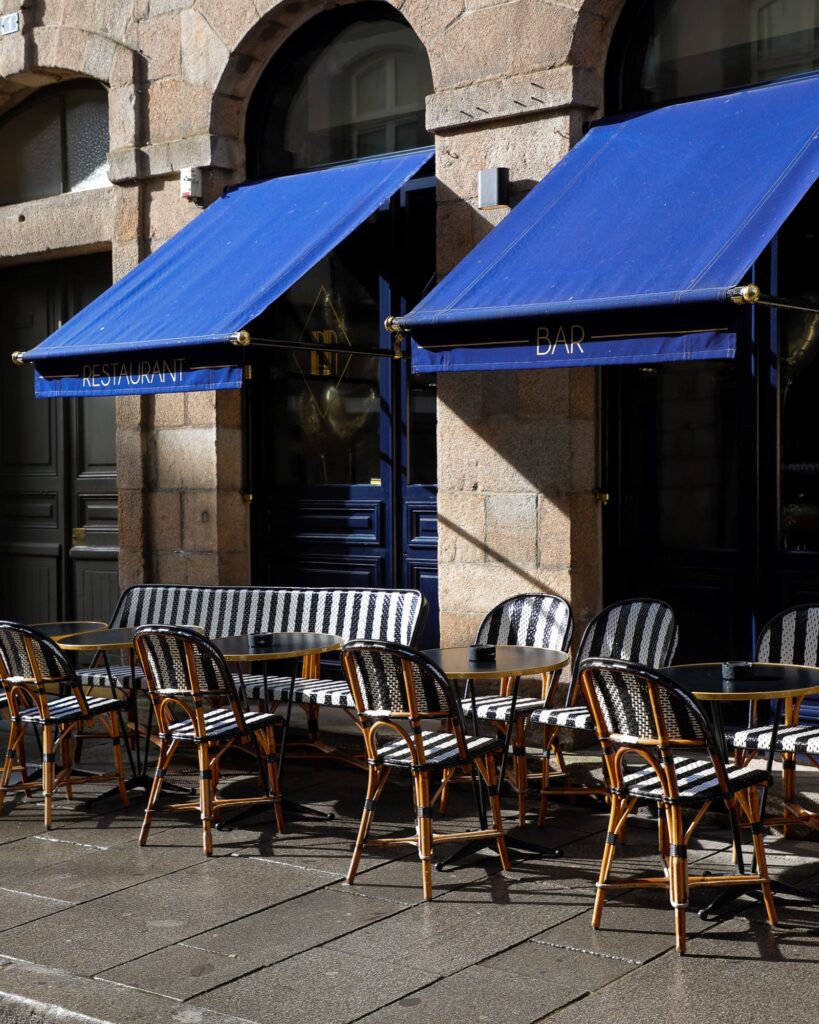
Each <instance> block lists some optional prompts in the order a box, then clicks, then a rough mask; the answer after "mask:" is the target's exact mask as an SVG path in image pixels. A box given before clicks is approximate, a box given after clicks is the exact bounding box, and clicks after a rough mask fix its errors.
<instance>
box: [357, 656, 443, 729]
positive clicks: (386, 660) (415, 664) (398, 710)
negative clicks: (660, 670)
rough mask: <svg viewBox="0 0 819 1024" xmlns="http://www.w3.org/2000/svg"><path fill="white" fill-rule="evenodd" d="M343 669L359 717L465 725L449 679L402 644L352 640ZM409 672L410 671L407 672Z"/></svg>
mask: <svg viewBox="0 0 819 1024" xmlns="http://www.w3.org/2000/svg"><path fill="white" fill-rule="evenodd" d="M341 661H342V665H343V666H344V671H345V674H346V675H347V681H348V683H349V684H350V689H351V690H352V691H353V696H354V698H355V701H356V705H357V708H358V711H359V713H366V712H379V713H382V714H385V715H387V714H391V715H411V714H413V713H414V712H417V713H418V714H419V715H422V716H424V717H437V718H452V719H454V720H456V721H458V722H459V723H460V724H461V725H463V719H462V714H461V706H460V704H459V702H458V700H457V699H456V697H455V693H454V691H453V689H452V684H451V683H450V681H449V679H447V677H446V676H445V675H444V674H443V672H441V670H440V669H439V668H438V667H437V666H436V665H434V664H433V663H432V662H431V661H429V659H428V658H427V657H426V656H425V655H423V654H422V653H421V652H420V651H415V650H413V649H412V648H410V647H404V646H402V645H400V644H389V643H385V642H379V641H375V640H353V641H352V642H351V643H348V644H345V645H344V648H343V651H342V659H341ZM406 669H409V671H406Z"/></svg>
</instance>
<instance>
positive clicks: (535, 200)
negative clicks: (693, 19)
mask: <svg viewBox="0 0 819 1024" xmlns="http://www.w3.org/2000/svg"><path fill="white" fill-rule="evenodd" d="M817 125H819V75H815V74H812V75H806V76H802V77H798V78H792V79H789V80H786V81H781V82H778V83H774V84H772V85H765V86H758V87H755V88H751V89H746V90H744V91H741V92H735V93H732V94H729V95H723V96H716V97H713V98H710V99H704V100H698V101H694V102H690V103H679V104H677V105H675V106H669V107H664V108H661V109H658V110H653V111H650V112H648V113H643V114H638V115H635V116H631V117H626V118H621V119H618V120H616V121H610V122H606V123H602V124H600V125H599V126H597V127H594V128H592V129H591V130H590V131H589V132H588V134H587V135H586V136H585V137H584V138H583V139H582V141H581V142H579V143H578V144H577V145H576V146H575V147H574V148H573V149H572V150H571V151H570V152H569V154H568V155H567V156H566V157H565V158H564V159H563V160H562V161H561V162H560V163H559V164H558V165H557V166H556V167H555V168H554V170H553V171H551V173H550V174H548V175H547V176H546V177H545V178H544V179H543V181H541V182H540V183H539V184H538V185H537V186H536V187H535V188H533V189H532V191H531V192H530V193H529V195H528V196H527V197H526V198H525V199H524V200H523V201H522V202H521V203H520V204H519V205H518V206H516V207H515V208H514V209H513V210H512V211H511V212H510V213H509V214H508V215H507V216H506V218H505V219H504V220H503V221H502V222H501V223H500V224H499V225H498V226H497V227H496V228H495V229H494V230H493V231H491V232H490V233H489V235H487V237H486V238H485V239H483V241H481V242H480V243H479V244H478V245H477V246H476V247H475V248H474V249H473V250H472V252H470V253H469V255H468V256H466V257H465V258H464V259H463V260H462V261H461V263H460V264H459V265H458V266H457V267H456V268H455V269H454V270H453V271H452V272H451V273H450V274H449V275H448V276H447V277H446V278H445V279H444V280H443V281H442V282H441V283H440V284H439V285H438V286H437V287H436V288H435V289H433V290H432V291H431V292H430V293H429V295H427V296H426V297H425V298H424V299H423V301H422V302H421V303H420V304H419V305H418V306H416V308H415V309H413V310H412V311H411V312H410V313H409V314H408V315H407V316H405V317H403V318H401V321H400V323H401V324H402V325H403V326H404V327H405V328H406V329H408V330H409V331H410V333H411V335H412V338H413V340H414V342H416V345H415V347H414V351H413V368H414V369H415V370H417V371H430V372H432V371H438V370H469V369H472V370H493V369H529V368H533V367H544V366H584V365H585V366H589V365H608V364H617V363H645V362H664V361H669V360H681V359H705V358H724V357H726V356H732V355H733V354H734V351H735V345H736V331H737V329H738V323H739V318H740V316H741V314H742V312H743V311H742V309H741V307H739V306H737V305H736V304H735V303H734V302H732V301H731V298H732V295H733V292H732V289H733V290H734V291H735V289H736V286H737V285H739V283H740V282H741V281H742V280H743V277H744V276H745V275H746V274H747V272H748V270H749V268H750V267H751V265H752V263H753V262H754V260H755V259H756V258H757V257H758V256H759V254H760V253H761V252H762V250H763V249H764V248H765V246H766V245H767V244H768V242H770V240H771V238H772V237H773V236H774V234H775V233H776V231H777V230H778V229H779V228H780V227H781V225H782V223H783V222H784V220H785V219H786V217H787V216H788V214H790V213H791V211H792V210H793V209H794V207H795V206H796V204H797V203H798V202H799V200H800V199H801V198H802V197H803V196H804V194H805V193H806V192H807V190H808V189H809V188H810V186H811V185H812V184H813V182H814V181H815V180H816V178H817V173H819V144H817V143H819V131H818V130H817ZM418 346H421V347H418Z"/></svg>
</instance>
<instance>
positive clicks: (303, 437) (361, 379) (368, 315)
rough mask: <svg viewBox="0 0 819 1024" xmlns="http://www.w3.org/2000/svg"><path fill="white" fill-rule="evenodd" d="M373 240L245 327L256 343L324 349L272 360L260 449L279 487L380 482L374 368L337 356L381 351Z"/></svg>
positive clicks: (356, 244)
mask: <svg viewBox="0 0 819 1024" xmlns="http://www.w3.org/2000/svg"><path fill="white" fill-rule="evenodd" d="M374 231H375V223H374V219H373V221H371V222H370V223H368V224H366V225H364V226H363V227H362V228H359V230H358V231H356V232H355V233H354V234H353V235H352V236H351V238H349V239H348V240H347V241H346V242H344V243H342V244H341V245H340V246H339V247H338V248H337V249H335V250H334V251H333V252H332V253H331V254H330V256H328V257H327V258H326V259H324V260H322V261H321V262H320V263H319V264H318V265H317V266H316V267H314V268H313V270H311V271H310V272H309V273H307V274H306V275H305V276H304V277H303V278H302V279H301V280H300V281H299V282H298V283H297V284H295V285H294V286H293V287H292V288H290V289H289V290H288V291H287V292H286V293H285V295H284V296H283V297H282V298H281V299H280V300H279V301H278V302H277V303H275V304H274V306H272V307H271V309H270V310H269V311H268V313H267V314H265V316H264V318H263V320H264V322H262V321H261V320H260V321H259V322H257V323H256V324H255V325H253V326H252V327H251V330H252V333H253V334H254V335H255V336H257V337H265V336H268V337H273V338H276V339H277V340H287V341H292V342H296V343H305V342H310V343H314V344H315V343H318V344H320V345H323V346H327V349H328V350H327V351H316V352H296V351H286V350H282V351H280V352H278V353H277V354H276V355H275V356H274V357H273V358H274V361H275V369H274V373H273V389H272V392H271V394H270V395H269V401H270V402H271V403H273V410H272V415H271V417H270V420H271V421H272V424H273V426H272V430H271V436H269V437H268V438H266V439H264V442H263V443H264V445H265V447H266V449H267V450H269V451H270V452H271V454H272V458H273V473H272V478H273V480H274V482H275V483H287V484H294V483H298V484H328V483H329V484H369V483H370V481H371V480H374V479H376V478H378V477H380V475H381V471H380V462H381V456H380V445H379V412H380V401H381V399H380V391H379V381H378V372H379V359H378V357H377V356H366V355H346V354H345V353H344V351H343V349H345V348H350V347H354V348H376V347H377V346H378V343H379V332H380V323H379V306H378V288H379V279H378V273H377V270H376V266H375V255H376V253H377V252H378V246H377V245H376V244H375V241H374V238H373V232H374ZM268 332H269V333H268ZM335 348H340V349H342V351H341V352H335V351H331V349H335Z"/></svg>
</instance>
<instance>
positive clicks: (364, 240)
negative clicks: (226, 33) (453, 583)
mask: <svg viewBox="0 0 819 1024" xmlns="http://www.w3.org/2000/svg"><path fill="white" fill-rule="evenodd" d="M431 91H432V81H431V77H430V72H429V65H428V62H427V58H426V54H425V52H424V50H423V47H422V46H421V44H420V42H419V41H418V39H417V37H416V36H415V35H414V33H413V32H412V30H411V29H410V27H409V26H408V25H407V23H406V22H405V21H404V19H403V18H401V16H400V15H398V14H397V13H395V12H394V11H393V10H392V9H391V8H389V7H388V6H387V5H385V4H383V3H361V4H355V5H352V6H345V7H342V8H339V9H337V10H335V11H332V12H328V13H326V14H322V15H318V16H317V17H315V18H314V19H312V20H311V21H310V22H308V24H307V25H306V26H304V27H303V28H302V29H301V30H300V31H298V32H297V33H295V34H294V35H293V36H292V37H291V39H290V40H289V41H288V43H287V44H286V45H285V46H284V47H282V49H281V50H280V51H279V52H278V53H277V54H276V55H275V57H274V58H273V60H272V61H271V63H270V65H269V66H268V68H267V70H266V72H265V73H264V75H263V76H262V78H261V80H260V82H259V84H258V86H257V88H256V90H255V93H254V95H253V98H252V100H251V103H250V106H249V111H248V120H247V133H246V134H247V154H248V176H249V177H252V178H264V177H271V176H277V175H282V174H292V173H299V172H302V171H308V170H314V169H316V168H320V167H323V166H328V165H332V164H336V163H339V162H342V161H349V160H364V159H368V158H372V157H376V156H378V155H381V154H385V153H390V152H395V151H400V150H407V149H414V148H419V147H422V146H429V145H430V143H431V138H430V136H429V135H428V134H427V133H426V131H425V128H424V105H425V97H426V95H427V94H428V93H429V92H431ZM331 215H332V211H328V216H331ZM434 218H435V193H434V178H433V166H432V157H431V154H430V160H429V163H428V164H427V165H426V166H425V168H424V169H423V170H422V172H421V174H420V175H419V176H417V177H416V178H414V179H413V180H412V181H410V182H409V183H408V184H407V185H406V186H405V187H404V188H403V189H402V190H401V191H400V192H399V193H398V194H397V195H396V196H394V197H393V199H392V200H391V202H390V203H389V204H387V205H386V206H384V207H383V208H382V209H380V210H379V211H378V212H377V213H376V214H375V215H374V216H372V217H371V218H369V220H368V221H366V222H365V223H364V224H363V225H362V226H361V227H360V228H358V229H357V230H356V231H355V232H354V233H353V234H352V235H351V236H350V237H349V238H347V239H346V240H345V241H344V242H343V243H342V244H341V245H339V246H338V247H337V248H336V249H335V250H334V251H333V252H332V253H331V254H330V255H329V256H328V257H327V258H326V259H324V260H322V261H320V262H319V263H318V264H317V265H316V266H315V267H314V268H313V270H311V271H310V272H309V273H308V274H306V275H305V276H304V277H303V278H302V279H301V280H300V281H299V282H298V283H297V284H296V285H295V286H294V287H292V288H291V289H289V291H288V292H287V293H286V294H285V295H284V296H283V297H282V298H281V299H280V300H279V301H277V302H276V303H275V304H274V305H273V306H272V307H271V308H270V309H269V310H268V311H267V312H266V313H265V314H264V316H263V317H262V318H260V321H261V322H257V323H256V324H255V325H254V326H253V328H252V331H253V333H254V334H259V335H260V336H262V337H268V338H275V339H278V340H288V339H289V340H291V341H293V342H301V341H305V340H308V341H310V342H312V343H320V344H322V345H326V346H327V351H326V352H324V351H318V352H312V353H307V352H294V351H287V350H279V351H268V352H267V353H264V354H262V355H259V356H256V357H255V358H254V364H253V378H252V383H251V388H250V391H251V394H250V407H251V412H250V457H249V462H250V470H251V476H252V491H253V502H252V514H251V523H252V534H251V536H252V564H253V576H254V580H255V581H256V582H260V583H261V582H264V583H278V584H313V585H338V586H345V585H346V586H385V587H392V586H408V587H418V588H419V589H421V590H423V591H424V593H425V594H426V595H427V598H428V600H429V601H430V604H431V614H430V616H429V622H430V629H431V630H436V629H437V531H436V516H435V508H436V497H435V495H436V486H435V484H436V478H435V471H436V452H435V429H436V428H435V385H434V382H430V381H429V380H427V379H424V378H415V377H413V376H412V375H411V374H410V371H409V365H408V361H407V360H400V361H398V360H394V359H390V358H385V357H384V353H385V352H386V351H388V350H389V347H390V340H389V338H388V336H387V332H386V331H385V329H384V327H383V324H384V320H385V318H386V317H387V316H389V315H391V314H399V313H401V312H404V311H406V310H407V309H408V308H410V307H411V306H412V305H413V304H414V303H415V302H416V301H417V300H418V299H419V298H420V297H421V295H422V294H423V293H424V291H425V290H426V288H428V287H429V286H430V285H431V284H432V283H433V275H434V270H435V245H434V242H435V234H434ZM345 348H350V349H352V350H355V353H356V354H350V355H347V354H345V351H344V349H345ZM368 352H372V355H369V354H367V353H368ZM428 639H429V640H430V641H431V640H432V639H434V636H433V635H432V634H430V636H429V637H428Z"/></svg>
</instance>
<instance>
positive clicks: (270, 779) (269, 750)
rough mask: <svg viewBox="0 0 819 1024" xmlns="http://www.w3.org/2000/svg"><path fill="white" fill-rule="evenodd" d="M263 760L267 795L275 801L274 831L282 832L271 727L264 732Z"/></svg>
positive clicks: (279, 795) (274, 739)
mask: <svg viewBox="0 0 819 1024" xmlns="http://www.w3.org/2000/svg"><path fill="white" fill-rule="evenodd" d="M263 735H264V739H263V743H264V760H265V765H266V773H267V775H266V778H267V791H268V795H269V796H271V797H272V798H273V800H274V801H275V802H274V804H273V813H274V815H275V817H276V831H277V832H284V812H283V811H282V794H281V790H280V789H279V769H278V765H277V759H276V737H275V735H274V733H273V726H272V725H271V726H269V727H268V728H267V729H265V730H264V734H263Z"/></svg>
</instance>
